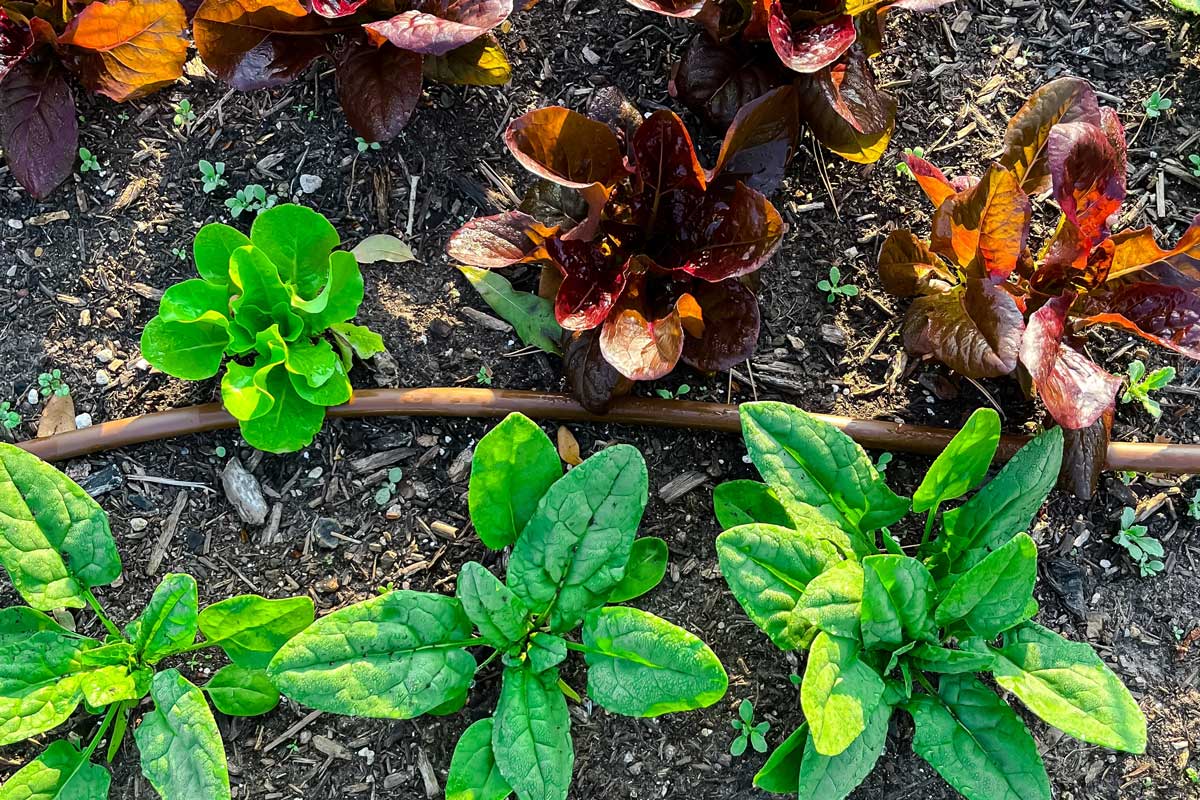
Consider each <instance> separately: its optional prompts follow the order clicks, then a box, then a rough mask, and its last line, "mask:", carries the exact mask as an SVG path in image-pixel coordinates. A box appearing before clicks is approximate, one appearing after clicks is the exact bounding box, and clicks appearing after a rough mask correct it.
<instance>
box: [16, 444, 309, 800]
mask: <svg viewBox="0 0 1200 800" xmlns="http://www.w3.org/2000/svg"><path fill="white" fill-rule="evenodd" d="M0 563H2V564H3V566H4V568H5V570H6V571H7V572H8V574H9V576H10V577H11V578H12V582H13V586H14V587H15V588H16V590H17V592H18V593H19V594H20V595H21V597H22V598H23V599H24V600H25V602H26V603H28V605H27V606H11V607H9V608H5V609H0V745H9V744H13V743H15V742H20V741H22V740H25V739H29V738H30V737H33V736H37V735H39V734H42V733H44V732H46V731H49V730H51V729H53V728H56V727H58V726H59V725H62V724H63V723H64V722H66V721H67V720H68V719H69V718H70V717H71V716H72V714H74V712H75V710H76V708H78V707H79V705H80V704H81V703H82V704H83V706H84V708H85V709H87V711H88V712H89V713H91V714H93V715H95V717H96V718H97V719H98V720H99V722H98V723H97V724H96V725H95V730H94V731H93V733H92V735H91V738H90V739H88V740H86V741H87V742H88V743H87V744H86V745H85V746H83V747H82V748H80V747H79V746H77V745H76V744H74V742H73V741H71V740H68V739H58V740H56V741H54V742H52V743H51V744H50V745H49V746H47V747H46V748H45V750H43V751H42V753H41V754H40V755H38V756H37V757H36V758H35V759H33V760H32V761H30V762H29V763H28V764H26V765H25V766H24V767H22V768H21V769H19V770H17V771H16V772H15V773H13V774H12V775H11V776H10V777H9V779H8V780H7V781H6V782H5V783H4V785H3V786H0V797H3V798H6V799H7V798H38V799H39V800H51V799H52V798H60V799H61V800H67V799H68V798H70V799H71V800H103V798H107V797H108V793H109V783H110V781H111V776H110V775H109V772H108V770H107V769H106V768H105V767H104V766H103V765H102V764H100V763H97V761H98V760H99V757H98V756H97V750H98V748H99V747H100V745H101V743H102V742H103V741H104V740H105V739H106V738H107V740H108V745H107V749H106V750H105V751H103V752H104V755H105V760H106V761H108V762H110V763H111V762H112V760H113V758H114V757H115V756H116V754H117V752H118V751H119V750H120V747H121V743H122V741H123V740H124V738H125V734H126V732H127V730H128V729H129V723H130V719H131V717H133V716H134V715H135V711H136V710H137V709H138V708H139V707H140V706H141V704H142V700H143V698H145V697H146V695H147V694H148V695H149V696H150V699H151V702H152V705H151V706H150V708H149V709H148V710H147V711H145V713H143V714H142V715H141V720H140V722H139V723H138V724H137V725H136V727H135V728H134V731H133V738H134V741H135V742H136V744H137V749H138V751H139V752H140V754H141V767H142V772H143V774H145V776H146V778H147V779H148V780H149V781H150V784H151V785H152V786H153V787H154V788H155V790H156V791H157V792H158V794H159V795H161V796H162V797H163V798H164V799H165V800H200V798H204V800H229V798H230V788H229V768H228V765H227V763H226V760H225V749H224V747H223V745H222V743H221V734H220V731H219V730H218V729H217V724H216V721H215V720H214V719H213V714H212V711H211V710H210V709H209V703H211V704H212V705H213V706H214V707H215V708H216V709H217V710H218V711H221V712H222V713H225V714H230V715H234V716H255V715H258V714H263V713H266V712H267V711H270V710H271V709H272V708H274V707H275V705H276V704H277V703H278V702H279V693H278V692H277V691H276V690H275V688H274V687H273V686H272V685H271V682H270V681H269V680H268V679H267V677H266V672H265V671H264V669H265V667H266V666H267V664H268V663H269V662H270V660H271V657H272V656H273V655H274V654H275V651H276V650H278V649H279V647H280V645H282V644H283V643H284V642H285V641H287V640H288V639H289V638H290V637H291V636H292V635H293V634H295V633H297V632H299V631H300V630H302V629H304V628H305V627H307V626H308V625H309V624H310V623H311V622H312V621H313V616H314V614H313V604H312V601H311V600H309V599H308V598H307V597H296V598H291V599H285V600H267V599H264V598H262V597H259V596H257V595H241V596H238V597H231V598H229V599H227V600H222V601H220V602H218V603H214V604H213V605H211V606H208V607H207V608H205V609H204V610H199V603H198V599H197V591H196V581H195V580H194V579H193V578H192V577H191V576H190V575H167V576H166V577H164V578H163V580H162V583H160V584H159V586H158V588H156V589H155V590H154V594H153V595H152V596H151V598H150V602H149V603H148V604H147V605H146V608H145V609H144V610H143V611H142V612H141V614H139V615H138V616H137V617H136V618H135V619H133V620H132V621H130V622H129V624H128V625H126V626H125V627H124V628H120V627H118V626H117V624H116V623H115V622H113V621H112V620H111V619H110V618H109V616H108V615H107V614H106V613H105V612H104V609H103V608H102V606H101V605H100V601H99V600H98V599H97V598H96V596H95V594H94V593H93V591H92V590H93V589H94V588H95V587H97V586H105V585H107V584H110V583H112V582H113V581H115V580H116V579H117V578H118V577H119V576H120V574H121V560H120V557H119V556H118V555H117V547H116V543H115V542H114V541H113V537H112V532H111V531H110V529H109V524H108V518H107V516H106V515H105V513H104V510H103V509H102V508H100V506H99V505H97V504H96V501H95V500H93V499H92V498H91V497H89V496H88V495H87V493H86V492H84V491H83V489H81V488H80V487H79V486H77V485H76V484H75V483H74V482H73V481H71V479H70V478H68V477H67V476H66V475H63V474H62V473H61V472H59V471H58V470H56V469H54V468H53V467H51V466H49V465H48V464H45V463H43V462H42V461H40V460H39V459H37V458H35V457H34V456H32V455H29V454H28V453H26V452H25V451H23V450H20V449H18V448H16V447H13V446H11V445H6V444H0ZM85 607H90V608H91V609H92V611H93V612H94V613H95V615H96V616H97V617H98V618H99V621H100V622H101V623H102V624H103V626H104V635H103V636H102V637H100V638H95V637H91V636H85V635H83V634H80V633H76V632H75V631H74V630H68V629H67V628H64V627H62V626H61V625H60V624H59V623H58V622H57V621H56V620H55V618H53V617H51V616H50V615H48V614H47V613H46V612H50V611H55V610H58V609H70V608H85ZM198 632H199V633H202V634H203V635H204V639H203V640H201V641H196V635H197V633H198ZM208 647H219V648H220V649H221V650H223V651H224V652H225V654H226V655H227V656H228V657H229V660H230V661H231V662H232V663H231V664H229V665H228V666H225V667H223V668H222V669H220V670H219V671H217V672H216V673H215V674H214V675H213V676H212V678H211V679H210V680H209V681H208V683H207V684H206V685H204V686H203V687H200V686H196V685H195V684H193V683H191V682H190V681H189V680H188V679H187V678H185V677H184V676H183V675H182V674H180V672H179V671H178V670H176V669H164V668H163V667H162V662H163V661H164V660H165V659H167V658H169V657H170V656H174V655H179V654H182V653H191V652H194V651H196V650H200V649H203V648H208ZM206 694H207V696H208V699H207V701H206V700H205V695H206ZM94 756H96V757H97V758H96V760H93V757H94Z"/></svg>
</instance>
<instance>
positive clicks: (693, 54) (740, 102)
mask: <svg viewBox="0 0 1200 800" xmlns="http://www.w3.org/2000/svg"><path fill="white" fill-rule="evenodd" d="M768 55H769V53H768ZM784 82H785V79H784V76H783V75H782V74H781V70H780V69H779V67H778V66H777V65H776V63H775V62H774V59H773V58H771V60H769V61H768V60H767V59H765V58H762V57H761V54H759V53H758V52H755V51H747V50H745V49H735V48H733V47H726V46H725V45H721V44H717V43H716V42H714V41H712V40H711V39H710V38H709V37H708V36H705V35H704V34H701V35H699V36H697V37H696V38H695V39H693V40H692V43H691V45H690V46H689V47H688V50H687V52H686V53H685V54H684V56H683V60H681V61H680V62H679V63H678V64H677V65H676V67H675V72H674V74H673V76H672V78H671V83H670V87H669V88H670V91H671V96H672V97H677V98H679V100H680V102H682V103H683V104H684V105H686V106H687V107H688V108H690V109H691V110H692V111H694V112H696V113H697V114H699V115H700V116H701V117H703V118H704V119H705V120H707V121H708V122H709V124H711V125H713V126H714V127H718V128H725V127H727V126H729V125H730V124H731V123H732V122H733V119H734V117H735V116H736V115H737V112H738V110H739V109H741V107H742V106H744V105H746V104H747V103H749V102H750V101H751V100H753V99H754V98H756V97H761V96H762V95H764V94H766V93H767V92H769V91H770V90H771V89H774V88H775V87H777V86H779V85H781V84H783V83H784Z"/></svg>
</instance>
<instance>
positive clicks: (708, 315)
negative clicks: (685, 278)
mask: <svg viewBox="0 0 1200 800" xmlns="http://www.w3.org/2000/svg"><path fill="white" fill-rule="evenodd" d="M688 292H689V294H690V295H691V297H693V298H694V299H695V301H696V303H697V304H699V306H700V312H701V320H702V322H703V328H704V330H703V333H702V334H701V335H700V336H695V335H694V333H693V331H692V330H691V329H689V330H688V335H687V336H685V337H684V340H683V362H684V363H685V364H688V365H690V366H692V367H695V368H696V369H698V370H700V371H701V372H720V371H721V370H726V369H729V368H730V367H732V366H734V365H735V364H740V363H742V362H743V361H745V360H747V359H748V358H750V357H751V356H752V355H754V348H755V346H756V345H757V344H758V330H759V324H760V323H759V310H758V300H757V298H755V296H754V292H752V291H750V289H748V288H746V287H745V286H744V285H742V283H741V282H740V281H737V280H728V281H720V282H719V283H707V282H705V281H695V282H693V283H692V285H691V286H690V287H689V289H688ZM684 323H685V328H686V327H687V323H688V321H687V320H686V319H685V321H684Z"/></svg>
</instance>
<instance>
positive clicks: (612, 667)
mask: <svg viewBox="0 0 1200 800" xmlns="http://www.w3.org/2000/svg"><path fill="white" fill-rule="evenodd" d="M647 490H648V480H647V475H646V464H645V461H643V459H642V456H641V454H640V453H639V452H638V451H637V450H636V449H635V448H633V447H630V446H628V445H614V446H612V447H609V448H606V449H605V450H602V451H601V452H599V453H597V454H595V455H593V456H591V457H590V458H588V459H587V460H585V461H584V462H583V463H582V464H580V465H579V466H577V467H575V468H573V469H572V470H571V471H570V472H568V473H567V474H566V475H563V474H562V465H561V463H560V462H559V459H558V454H557V452H556V451H555V448H554V445H553V444H552V443H551V442H550V439H549V438H548V437H547V436H546V435H545V434H544V433H543V432H542V431H541V429H540V428H538V426H537V425H535V424H534V423H533V422H531V421H530V420H529V419H528V418H526V417H523V416H521V415H519V414H513V415H510V416H509V417H508V418H507V419H505V420H504V421H503V422H501V423H500V424H499V425H498V426H497V427H496V428H495V429H493V430H492V431H490V432H489V433H488V434H487V435H486V436H484V437H483V438H482V439H481V440H480V441H479V445H478V446H477V447H476V448H475V454H474V459H473V462H472V470H471V478H470V486H469V492H468V494H469V506H470V512H471V520H472V522H473V523H474V525H475V528H476V530H477V531H478V533H479V536H480V538H481V539H482V540H483V542H484V543H485V544H487V545H488V546H490V547H492V548H502V547H506V546H508V545H512V552H511V553H510V555H509V558H508V573H507V578H506V580H505V581H503V582H501V581H500V579H499V578H497V577H496V576H495V575H493V574H492V573H491V572H490V571H488V569H487V568H485V567H484V566H483V565H481V564H478V563H475V562H468V563H467V564H465V565H464V566H463V568H462V570H461V572H460V573H459V577H458V587H457V591H456V594H455V596H454V597H447V596H444V595H438V594H429V593H425V592H415V591H407V590H402V591H389V592H386V593H384V594H382V595H381V596H379V597H375V598H372V599H370V600H366V601H364V602H361V603H356V604H354V605H351V606H347V607H346V608H343V609H340V610H338V611H335V612H333V613H332V614H329V615H328V616H325V617H322V618H321V619H319V620H317V622H316V623H315V624H313V625H312V626H311V627H309V628H307V629H306V630H305V631H303V632H302V633H301V634H300V635H298V636H297V637H296V638H294V639H292V640H291V641H290V642H288V643H287V644H286V645H284V646H283V648H281V649H280V651H279V652H278V653H277V654H276V656H275V658H274V659H273V660H272V661H271V664H270V667H269V668H268V675H269V676H270V677H271V679H272V680H274V681H275V683H276V684H277V685H278V686H279V688H280V690H281V691H282V692H283V693H284V694H285V695H287V696H288V697H291V698H293V699H295V700H298V701H299V702H301V703H304V704H305V705H308V706H311V707H313V708H316V709H320V710H323V711H328V712H333V713H336V714H349V715H355V716H365V717H381V718H390V719H411V718H413V717H418V716H421V715H424V714H449V713H452V712H454V711H458V710H459V709H461V708H462V707H463V706H464V705H465V704H466V700H467V690H468V689H470V687H471V686H472V684H473V683H474V682H475V676H476V675H477V674H478V673H479V672H480V670H482V669H484V667H486V666H487V665H488V664H491V663H492V662H493V661H494V660H496V659H499V660H500V669H501V680H500V697H499V700H498V702H497V704H496V710H495V712H494V713H493V714H492V716H490V717H485V718H483V719H480V720H477V721H476V722H475V723H474V724H472V725H471V726H470V727H469V728H467V730H466V731H465V732H464V733H463V735H462V738H460V739H459V741H458V744H457V746H456V747H455V749H454V755H453V757H452V758H451V762H450V773H449V776H448V778H447V780H446V796H447V797H448V798H455V799H457V800H465V799H466V798H470V799H471V800H503V798H506V797H508V796H509V795H510V794H512V793H515V794H516V796H517V797H518V798H519V800H565V798H566V797H567V794H568V790H569V787H570V784H571V773H572V767H573V765H574V760H575V754H574V749H573V746H572V743H571V717H570V714H569V713H568V710H567V698H571V699H573V700H575V701H576V702H579V699H580V698H579V696H578V695H577V694H576V693H575V690H574V689H572V688H571V687H570V686H569V685H568V684H566V683H565V682H564V681H563V680H562V679H561V678H560V677H559V670H558V667H559V665H560V664H561V663H562V662H563V661H564V660H565V659H566V657H567V654H568V653H569V652H571V651H576V652H579V653H582V654H583V657H584V661H585V662H586V664H587V667H588V673H587V693H588V695H589V696H590V697H591V699H592V700H593V701H594V702H595V703H596V704H597V705H599V706H601V707H602V708H605V709H607V710H608V711H610V712H612V713H614V714H623V715H626V716H631V717H657V716H659V715H661V714H666V713H670V712H675V711H688V710H691V709H696V708H703V707H705V706H709V705H711V704H713V703H715V702H717V701H718V700H719V699H721V697H722V696H723V695H724V694H725V689H726V687H727V685H728V678H727V677H726V675H725V670H724V669H723V668H722V667H721V663H720V662H719V661H718V660H717V657H716V655H715V654H714V653H713V652H712V650H710V649H709V648H708V646H707V645H705V644H704V643H703V642H702V641H700V639H698V638H697V637H695V636H693V635H692V634H691V633H688V632H687V631H685V630H683V629H682V628H679V627H676V626H675V625H672V624H671V623H669V622H666V621H665V620H662V619H660V618H658V617H656V616H654V615H653V614H649V613H647V612H645V611H641V610H639V609H636V608H633V607H630V606H619V605H608V604H610V603H618V602H625V601H627V600H631V599H633V598H635V597H637V596H639V595H641V594H643V593H644V592H646V591H649V590H650V589H652V588H653V587H654V586H655V585H657V583H658V582H659V580H661V579H662V575H663V570H664V568H665V563H666V545H665V544H664V543H663V542H662V540H660V539H654V538H644V539H636V538H635V536H636V534H637V529H638V525H639V523H640V521H641V518H642V514H643V512H644V510H645V507H646V501H647ZM581 625H582V628H581V635H580V636H579V640H578V641H577V640H576V639H575V638H574V632H575V631H576V629H580V627H581ZM479 648H483V649H490V650H491V651H492V652H491V654H490V655H488V656H487V657H486V658H485V659H484V660H483V661H482V663H480V662H479V661H477V659H476V655H475V654H474V653H473V652H472V650H475V649H479Z"/></svg>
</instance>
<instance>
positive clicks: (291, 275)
mask: <svg viewBox="0 0 1200 800" xmlns="http://www.w3.org/2000/svg"><path fill="white" fill-rule="evenodd" d="M340 243H341V240H340V239H339V238H338V234H337V231H336V230H334V228H333V226H332V225H330V224H329V221H328V220H326V219H325V217H323V216H321V215H320V214H318V213H317V212H315V211H312V210H311V209H307V208H304V207H302V206H296V205H283V206H279V207H277V208H273V209H270V210H267V211H264V212H262V213H261V214H260V215H259V216H258V217H257V218H256V219H255V221H254V225H253V226H252V227H251V229H250V236H249V237H247V236H246V235H245V234H243V233H241V232H240V231H238V230H236V229H234V228H231V227H229V226H228V225H222V224H220V223H214V224H211V225H206V226H205V227H203V228H201V229H200V232H199V233H197V234H196V240H195V243H194V245H193V248H192V253H193V256H194V258H195V261H196V271H197V272H199V273H200V277H199V278H194V279H192V280H187V281H183V282H182V283H178V284H176V285H174V286H172V287H171V288H169V289H167V291H166V293H165V294H163V297H162V300H161V301H160V303H159V307H158V316H156V317H155V318H154V319H152V320H150V322H149V324H147V325H146V329H145V330H144V331H143V332H142V355H143V356H144V357H145V358H146V360H147V361H148V362H150V364H151V365H153V366H155V367H157V368H158V369H160V370H162V371H163V372H166V373H168V374H170V375H174V376H175V377H177V378H183V379H185V380H193V381H198V380H204V379H206V378H211V377H213V376H214V375H216V374H217V372H218V371H220V369H221V364H222V362H224V361H225V359H226V357H227V356H228V357H229V359H230V360H229V361H228V362H226V364H225V373H224V375H223V376H222V377H221V400H222V401H223V402H224V404H225V408H226V410H227V411H229V413H230V414H232V415H233V416H234V417H236V418H237V419H238V420H239V421H240V423H241V429H242V436H243V437H244V438H245V439H246V441H247V442H248V443H249V444H250V445H252V446H254V447H257V448H259V449H260V450H266V451H270V452H274V453H279V452H289V451H293V450H299V449H300V448H302V447H304V446H306V445H307V444H309V443H310V442H311V441H312V439H313V437H314V436H315V435H316V433H317V431H319V430H320V429H321V424H322V423H323V422H324V420H325V408H326V407H327V406H335V405H339V404H341V403H345V402H346V401H347V400H349V399H350V394H351V388H350V381H349V379H348V378H347V377H346V374H347V372H348V371H349V370H350V367H351V365H352V363H353V357H354V356H355V355H357V356H358V357H359V358H369V357H370V356H372V355H374V354H376V353H379V352H382V351H383V340H382V339H381V338H380V337H379V336H378V334H375V333H373V332H371V331H370V330H369V329H367V328H366V327H364V326H361V325H354V324H352V323H351V322H350V320H351V319H353V318H354V315H355V313H356V312H357V311H358V306H359V305H360V304H361V303H362V299H363V279H362V273H361V272H360V271H359V268H358V261H357V260H356V258H355V255H354V254H353V253H348V252H345V251H342V250H334V248H335V247H337V246H338V245H339V244H340Z"/></svg>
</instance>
